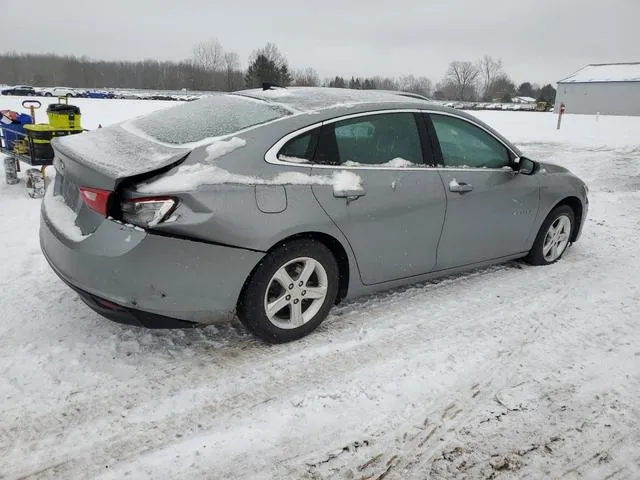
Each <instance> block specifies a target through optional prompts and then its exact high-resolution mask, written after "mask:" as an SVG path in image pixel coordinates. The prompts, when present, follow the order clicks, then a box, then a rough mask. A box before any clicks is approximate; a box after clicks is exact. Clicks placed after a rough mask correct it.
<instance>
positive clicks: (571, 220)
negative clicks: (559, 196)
mask: <svg viewBox="0 0 640 480" xmlns="http://www.w3.org/2000/svg"><path fill="white" fill-rule="evenodd" d="M575 225H576V216H575V213H574V212H573V209H572V208H571V207H569V206H568V205H560V206H559V207H557V208H554V209H553V210H552V211H551V213H550V214H549V215H548V216H547V218H546V219H545V221H544V223H543V224H542V226H541V227H540V231H539V232H538V235H537V236H536V240H535V242H534V243H533V247H532V248H531V251H530V252H529V254H528V255H527V256H526V257H525V261H526V262H528V263H530V264H531V265H550V264H552V263H555V262H557V261H558V260H560V258H561V257H562V255H563V254H564V252H565V251H566V250H567V248H568V247H569V244H570V243H571V238H572V236H573V231H574V229H575Z"/></svg>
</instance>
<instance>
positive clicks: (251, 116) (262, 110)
mask: <svg viewBox="0 0 640 480" xmlns="http://www.w3.org/2000/svg"><path fill="white" fill-rule="evenodd" d="M287 115H290V112H289V111H288V110H285V109H284V108H282V107H278V106H276V105H273V104H269V103H267V102H264V101H260V100H254V99H250V98H246V97H241V96H239V95H213V96H210V97H205V98H202V99H200V100H195V101H193V102H188V103H184V104H182V105H178V106H176V107H171V108H167V109H163V110H158V111H155V112H153V113H151V114H148V115H145V116H143V117H140V118H137V119H136V120H134V121H133V122H132V125H133V126H134V127H135V128H137V129H138V130H140V131H142V133H144V134H146V135H149V136H151V137H153V138H155V139H157V140H159V141H161V142H164V143H171V144H183V143H192V142H199V141H200V140H204V139H205V138H211V137H219V136H222V135H228V134H231V133H235V132H237V131H239V130H243V129H245V128H248V127H252V126H254V125H259V124H261V123H265V122H268V121H270V120H275V119H277V118H281V117H284V116H287Z"/></svg>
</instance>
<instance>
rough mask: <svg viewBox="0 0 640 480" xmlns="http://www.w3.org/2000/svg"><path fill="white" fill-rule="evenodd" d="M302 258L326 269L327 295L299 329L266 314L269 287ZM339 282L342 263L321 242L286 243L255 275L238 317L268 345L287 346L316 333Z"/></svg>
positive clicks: (334, 297)
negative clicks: (293, 263)
mask: <svg viewBox="0 0 640 480" xmlns="http://www.w3.org/2000/svg"><path fill="white" fill-rule="evenodd" d="M300 257H308V258H312V259H313V260H315V261H316V262H318V263H319V264H320V265H321V266H322V267H323V268H324V271H325V272H326V275H327V293H326V296H325V298H324V301H323V303H322V306H321V307H320V309H319V310H318V312H317V313H316V314H315V315H314V316H313V317H312V318H311V319H310V320H309V321H307V322H306V323H304V324H302V325H301V326H299V327H296V328H281V327H279V326H277V325H275V324H274V323H273V322H271V321H270V320H269V317H268V316H267V313H266V311H265V296H266V295H267V288H269V285H270V282H271V279H272V278H273V276H274V275H275V273H276V272H277V271H278V270H279V269H280V268H281V267H283V266H285V265H286V264H287V263H289V262H291V261H292V260H295V259H297V258H300ZM338 279H339V271H338V263H337V262H336V259H335V257H334V256H333V254H332V253H331V250H329V249H328V248H327V247H326V246H325V245H324V244H322V243H321V242H318V241H316V240H311V239H309V240H307V239H301V240H293V241H291V242H289V243H285V244H282V245H280V246H279V247H277V248H275V249H274V250H272V251H271V252H269V253H268V254H267V256H266V257H265V258H264V259H263V260H262V261H261V262H260V263H259V264H258V266H257V267H256V269H255V270H254V271H253V273H252V274H251V276H250V278H249V279H248V281H247V283H246V284H245V286H244V288H243V291H242V293H241V295H240V300H239V302H238V317H239V318H240V321H241V322H242V323H243V324H244V325H245V326H246V327H247V329H249V331H251V333H253V334H254V335H255V336H257V337H259V338H261V339H262V340H264V341H266V342H269V343H285V342H290V341H293V340H297V339H299V338H302V337H304V336H305V335H308V334H309V333H311V332H312V331H313V330H315V329H316V328H317V327H318V325H320V324H321V323H322V321H323V320H324V319H325V318H326V317H327V315H328V314H329V310H331V307H332V306H333V305H334V304H335V300H336V296H337V294H338V281H339V280H338ZM302 303H303V302H301V303H300V304H301V305H302ZM300 308H302V307H300Z"/></svg>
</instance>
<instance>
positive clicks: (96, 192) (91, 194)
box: [80, 187, 111, 217]
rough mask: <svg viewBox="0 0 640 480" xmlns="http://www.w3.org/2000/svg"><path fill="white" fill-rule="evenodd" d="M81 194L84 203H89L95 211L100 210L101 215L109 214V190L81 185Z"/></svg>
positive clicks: (88, 205)
mask: <svg viewBox="0 0 640 480" xmlns="http://www.w3.org/2000/svg"><path fill="white" fill-rule="evenodd" d="M80 196H81V197H82V200H83V201H84V203H86V204H87V207H89V208H90V209H91V210H93V211H94V212H98V213H99V214H100V215H103V216H105V217H106V216H107V211H108V209H109V197H110V196H111V192H110V191H109V190H101V189H99V188H89V187H80Z"/></svg>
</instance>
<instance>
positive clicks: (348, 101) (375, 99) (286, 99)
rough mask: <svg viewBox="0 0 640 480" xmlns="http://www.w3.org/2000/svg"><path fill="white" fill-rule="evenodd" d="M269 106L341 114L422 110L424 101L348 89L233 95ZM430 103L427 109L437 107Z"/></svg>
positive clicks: (401, 94)
mask: <svg viewBox="0 0 640 480" xmlns="http://www.w3.org/2000/svg"><path fill="white" fill-rule="evenodd" d="M234 94H235V95H242V96H246V97H251V98H255V99H259V100H264V101H266V102H269V103H274V104H278V105H281V106H283V107H285V108H287V109H289V110H292V111H294V112H317V111H320V110H327V109H332V110H334V111H335V110H344V111H345V112H348V111H349V110H351V109H353V108H354V107H365V106H368V107H371V106H375V105H380V106H384V107H385V108H386V107H389V106H390V105H389V104H395V105H394V108H402V107H403V106H404V107H406V108H416V107H417V106H421V107H424V106H425V102H427V100H426V99H425V98H424V97H415V96H413V95H411V96H409V95H407V94H406V92H395V91H389V90H353V89H348V88H330V87H287V88H280V87H271V88H268V89H249V90H240V91H237V92H234ZM427 103H429V107H432V106H433V107H437V104H435V103H431V102H427Z"/></svg>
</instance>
